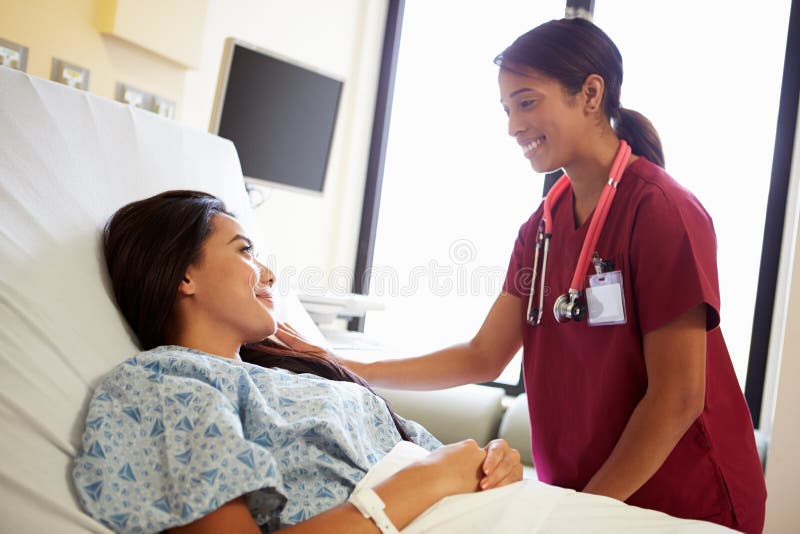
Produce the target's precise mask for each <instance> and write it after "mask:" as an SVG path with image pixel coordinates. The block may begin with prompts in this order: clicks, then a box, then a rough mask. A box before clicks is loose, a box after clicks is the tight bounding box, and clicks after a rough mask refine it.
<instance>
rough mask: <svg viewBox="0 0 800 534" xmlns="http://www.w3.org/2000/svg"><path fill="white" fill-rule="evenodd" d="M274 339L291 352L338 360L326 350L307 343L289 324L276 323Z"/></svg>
mask: <svg viewBox="0 0 800 534" xmlns="http://www.w3.org/2000/svg"><path fill="white" fill-rule="evenodd" d="M275 337H277V338H278V339H279V340H280V341H282V342H283V344H284V345H286V346H287V347H289V348H290V349H292V350H296V351H298V352H306V353H309V352H310V353H313V354H325V355H327V356H328V357H330V358H331V359H335V360H336V359H338V358H337V357H336V355H335V354H333V353H332V352H331V351H329V350H328V349H325V348H322V347H319V346H317V345H314V344H313V343H311V342H310V341H308V340H307V339H306V338H304V337H303V336H302V335H301V334H300V332H298V331H297V330H295V329H294V328H292V326H291V325H290V324H289V323H278V329H277V330H276V331H275Z"/></svg>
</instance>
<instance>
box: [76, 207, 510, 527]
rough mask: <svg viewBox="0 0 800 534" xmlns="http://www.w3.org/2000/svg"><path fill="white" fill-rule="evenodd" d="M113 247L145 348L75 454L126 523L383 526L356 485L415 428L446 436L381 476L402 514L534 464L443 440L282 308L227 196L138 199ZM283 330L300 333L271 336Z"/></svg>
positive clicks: (389, 506) (394, 509)
mask: <svg viewBox="0 0 800 534" xmlns="http://www.w3.org/2000/svg"><path fill="white" fill-rule="evenodd" d="M105 253H106V261H107V264H108V270H109V273H110V275H111V280H112V284H113V288H114V294H115V296H116V299H117V302H118V304H119V307H120V309H121V311H122V313H123V315H124V316H125V318H126V319H127V321H128V323H129V324H130V326H131V328H132V329H133V331H134V333H135V334H136V336H137V337H138V339H139V342H140V344H141V347H142V348H143V349H145V350H146V352H142V353H140V354H138V355H136V356H134V357H133V358H131V359H129V360H127V361H125V362H123V363H122V364H120V365H119V366H117V367H116V368H115V369H114V370H112V371H111V372H110V373H109V374H108V375H106V376H105V377H104V378H103V379H102V380H101V382H100V385H99V386H98V388H97V390H96V391H95V394H94V396H93V398H92V401H91V404H90V407H89V413H88V415H87V421H86V430H85V433H84V435H83V442H82V450H81V452H80V454H79V455H78V457H77V458H76V460H75V464H74V469H73V477H74V481H75V486H76V488H77V491H78V493H79V496H80V499H81V502H82V504H83V506H84V508H85V509H86V511H87V512H89V514H91V515H92V516H93V517H95V518H96V519H98V520H100V521H102V522H103V523H104V524H106V525H107V526H109V527H111V528H112V529H114V530H118V531H127V532H152V531H160V530H165V529H170V530H171V531H172V532H241V533H245V532H259V526H261V528H263V529H265V530H267V531H271V530H274V529H277V528H281V527H288V528H287V529H286V531H287V532H289V531H292V532H319V531H321V530H323V529H324V531H326V532H375V531H376V524H378V523H379V522H380V521H381V519H383V518H381V517H380V513H373V514H372V516H373V518H372V519H370V518H367V517H366V516H365V515H364V514H363V513H362V512H360V511H359V509H358V508H356V506H354V504H351V503H350V502H349V501H348V496H349V495H350V494H351V492H352V490H353V488H354V486H355V484H356V483H357V482H358V481H359V480H360V479H361V478H362V477H363V475H364V474H365V473H366V471H367V470H368V469H369V468H370V467H371V466H372V465H374V464H375V463H376V462H377V461H378V460H379V459H380V458H382V457H383V456H384V455H385V454H386V453H387V452H388V451H389V450H390V449H392V447H393V446H394V445H396V444H397V443H398V442H400V441H401V440H413V441H414V442H416V443H417V444H419V445H421V446H423V447H425V448H427V449H429V450H432V451H434V452H433V453H432V454H431V455H430V456H428V457H427V458H426V459H425V460H423V461H421V462H419V463H416V464H412V465H411V466H410V467H408V468H406V469H404V470H402V471H400V472H398V473H397V474H396V475H394V476H392V477H390V478H389V479H387V480H386V481H384V482H383V483H381V484H379V485H378V486H376V487H375V494H377V497H379V499H380V500H382V501H383V503H384V505H385V510H384V512H385V514H386V516H388V519H389V520H390V521H391V522H392V523H393V524H394V526H395V527H396V528H398V529H400V528H403V527H404V526H405V525H407V524H408V523H409V522H410V521H411V520H412V519H413V518H415V517H416V516H417V515H419V514H420V513H421V512H422V511H424V510H425V509H426V508H428V507H429V506H431V505H432V504H434V503H435V502H436V501H438V500H440V499H441V498H442V497H445V496H447V495H451V494H456V493H466V492H474V491H477V490H478V489H480V488H482V489H487V488H489V487H493V486H498V485H503V484H507V483H510V482H514V481H517V480H519V479H520V478H521V473H522V468H521V466H520V464H519V454H518V453H517V452H516V451H514V450H513V449H509V448H508V445H507V444H506V443H505V442H502V441H501V440H497V441H495V442H493V443H491V444H490V445H489V446H488V447H487V449H486V450H484V449H480V448H479V447H478V446H477V445H476V444H475V443H474V442H472V441H466V442H462V443H459V444H455V445H448V446H443V447H442V446H440V445H441V444H440V443H439V442H438V441H437V440H436V439H435V438H434V437H433V436H431V435H430V434H429V433H428V432H427V431H425V429H424V428H422V427H421V426H419V425H417V424H416V423H413V422H410V421H405V420H403V419H401V418H400V417H398V416H396V415H395V414H393V413H392V412H391V411H390V410H389V409H388V407H387V406H386V404H385V403H384V402H383V401H382V400H381V399H380V398H379V397H377V396H376V395H375V394H373V393H372V391H371V390H370V389H369V388H368V387H366V384H364V383H363V382H362V381H361V380H360V379H359V378H357V377H356V376H355V375H352V374H350V373H349V372H348V371H346V370H344V369H343V368H341V366H339V365H338V364H337V363H336V361H335V360H334V359H332V358H330V355H328V354H326V353H325V352H324V351H322V350H320V349H318V348H317V347H313V346H312V345H309V344H308V343H306V342H305V341H304V340H302V338H300V337H299V336H298V335H297V333H296V332H295V331H294V330H292V329H291V328H290V327H288V326H287V325H281V324H277V323H276V321H275V319H274V317H273V309H274V304H273V299H272V296H271V288H272V285H273V284H274V282H275V277H274V275H273V273H272V272H271V271H270V270H269V269H268V268H266V267H265V266H264V265H262V264H260V263H259V262H258V261H256V259H255V256H254V251H253V246H252V243H251V241H250V240H249V239H248V237H247V236H246V234H245V232H244V230H243V229H242V227H241V226H240V225H239V224H238V223H237V221H236V219H235V218H234V217H233V216H232V215H231V214H230V213H228V212H227V211H226V210H225V206H224V204H223V203H222V202H221V201H220V200H218V199H216V198H215V197H212V196H210V195H207V194H205V193H199V192H193V191H170V192H166V193H162V194H160V195H156V196H154V197H152V198H149V199H146V200H142V201H139V202H134V203H132V204H129V205H127V206H125V207H123V208H122V209H120V210H119V211H118V212H117V213H116V214H115V215H114V216H113V217H112V218H111V220H110V221H109V223H108V225H107V227H106V231H105ZM273 333H274V334H276V336H277V337H278V339H280V340H281V341H282V342H283V343H284V344H286V345H287V347H288V349H287V348H281V347H280V346H278V345H277V344H275V343H272V342H270V341H268V340H264V339H265V338H266V337H267V336H269V335H271V334H273ZM262 340H264V341H262ZM247 362H252V363H247ZM254 363H255V364H258V365H253V364H254ZM276 367H277V368H276ZM297 373H304V374H297ZM309 373H310V374H309ZM487 451H488V454H487ZM369 497H374V495H368V496H367V497H366V498H369ZM380 500H378V501H377V502H378V505H379V506H380ZM354 501H355V502H356V504H357V505H359V507H360V508H364V505H363V504H362V501H361V500H359V499H354ZM376 516H377V517H376ZM373 521H375V523H373ZM382 530H384V531H385V532H388V531H391V527H389V528H388V529H386V528H384V529H382Z"/></svg>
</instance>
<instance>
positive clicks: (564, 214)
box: [346, 19, 766, 533]
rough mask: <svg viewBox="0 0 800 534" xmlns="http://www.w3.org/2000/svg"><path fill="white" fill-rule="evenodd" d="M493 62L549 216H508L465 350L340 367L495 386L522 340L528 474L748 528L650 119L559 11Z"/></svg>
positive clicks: (594, 37)
mask: <svg viewBox="0 0 800 534" xmlns="http://www.w3.org/2000/svg"><path fill="white" fill-rule="evenodd" d="M495 62H496V63H497V64H498V65H499V67H500V71H499V86H500V101H501V103H502V106H503V109H504V110H505V112H506V114H507V115H508V133H509V135H511V136H512V137H513V138H514V140H515V141H516V142H517V143H518V144H519V146H520V149H521V151H522V154H523V156H524V157H525V158H527V159H528V160H529V161H530V163H531V167H532V168H533V170H534V171H536V172H538V173H544V172H550V171H554V170H557V169H563V170H564V172H565V173H566V175H567V177H568V178H563V182H562V183H560V184H557V185H556V187H554V189H553V191H551V193H550V195H549V197H548V200H547V201H546V202H545V203H543V204H547V205H548V206H547V207H549V208H550V210H549V211H550V214H546V212H547V211H548V210H546V209H545V206H544V205H540V206H539V208H538V209H537V210H536V211H535V212H534V213H533V215H532V216H531V217H530V219H528V221H527V222H526V223H524V224H523V225H522V227H521V229H520V231H519V235H518V237H517V239H516V242H515V243H514V247H513V252H512V254H511V261H510V263H509V267H508V273H507V275H506V281H505V284H504V287H503V291H502V292H501V294H500V296H499V297H498V298H497V300H496V301H495V303H494V305H493V306H492V308H491V310H490V311H489V313H488V316H487V317H486V319H485V321H484V323H483V325H482V326H481V328H480V329H479V331H478V332H477V334H476V335H475V336H474V337H473V338H472V339H471V340H470V341H469V342H467V343H463V344H460V345H456V346H453V347H450V348H446V349H444V350H440V351H437V352H434V353H432V354H428V355H425V356H421V357H418V358H410V359H403V360H391V361H383V362H376V363H373V364H355V363H351V362H346V363H347V365H348V366H349V367H351V369H353V370H354V371H356V372H357V373H359V374H361V375H362V376H363V377H364V378H366V379H367V380H368V381H369V382H370V383H373V384H376V385H383V386H387V387H399V388H412V389H433V388H442V387H449V386H455V385H458V384H464V383H469V382H483V381H488V380H492V379H494V378H495V377H497V376H498V375H499V373H500V372H501V370H502V369H503V368H504V367H505V365H506V364H507V363H508V361H509V360H510V359H511V358H512V357H513V356H514V354H515V353H516V352H517V350H518V349H519V348H520V346H522V347H524V380H525V389H526V391H527V394H528V403H529V409H530V418H531V429H532V432H531V436H532V446H533V456H534V463H535V465H536V469H537V474H538V476H539V478H540V479H541V480H542V481H544V482H547V483H550V484H554V485H558V486H564V487H569V488H574V489H576V490H580V491H584V492H588V493H595V494H599V495H606V496H609V497H613V498H615V499H619V500H621V501H625V502H627V503H629V504H632V505H636V506H640V507H645V508H651V509H656V510H660V511H663V512H666V513H668V514H671V515H674V516H677V517H683V518H693V519H704V520H708V521H713V522H716V523H720V524H722V525H726V526H729V527H732V528H735V529H738V530H741V531H744V532H748V533H749V532H760V531H761V530H762V527H763V521H764V505H765V500H766V489H765V485H764V477H763V473H762V469H761V464H760V462H759V458H758V454H757V451H756V446H755V440H754V436H753V428H752V425H751V423H750V415H749V413H748V408H747V405H746V404H745V401H744V398H743V395H742V392H741V389H740V387H739V384H738V382H737V379H736V375H735V374H734V371H733V367H732V365H731V361H730V356H729V354H728V351H727V348H726V346H725V341H724V339H723V336H722V332H721V331H720V328H719V322H720V316H719V313H720V295H719V284H718V278H717V265H716V238H715V234H714V228H713V224H712V221H711V218H710V217H709V215H708V214H707V213H706V211H705V209H704V208H703V206H702V205H701V204H700V202H699V201H698V200H697V199H696V198H695V197H694V196H693V195H692V194H691V193H690V192H689V191H687V190H686V189H685V188H683V187H682V186H681V185H680V184H679V183H678V182H677V181H675V180H674V179H673V178H672V177H670V176H669V175H668V174H667V173H666V172H665V170H664V156H663V152H662V149H661V144H660V141H659V137H658V134H657V133H656V131H655V129H654V128H653V126H652V125H651V124H650V122H649V121H648V120H647V119H646V118H645V117H643V116H642V115H640V114H639V113H636V112H635V111H632V110H628V109H623V108H622V106H621V105H620V88H621V84H622V58H621V56H620V53H619V50H618V49H617V47H616V46H615V45H614V43H613V42H612V41H611V40H610V39H609V37H608V36H607V35H606V34H605V33H604V32H603V31H602V30H600V29H599V28H598V27H597V26H595V25H594V24H592V23H591V22H588V21H586V20H583V19H571V20H568V19H563V20H554V21H550V22H548V23H545V24H542V25H541V26H539V27H537V28H534V29H533V30H531V31H529V32H527V33H525V34H524V35H522V36H520V37H519V38H518V39H517V40H516V41H514V43H512V44H511V46H509V47H508V48H507V49H506V50H505V51H503V52H502V53H501V54H500V55H499V56H498V57H497V58H496V60H495ZM627 146H629V147H630V149H627ZM631 151H632V153H631ZM609 177H612V178H613V182H618V183H617V184H615V185H608V182H609ZM547 215H549V216H550V220H546V226H545V224H544V223H542V219H543V218H545V219H547ZM545 233H547V234H552V237H551V239H550V241H549V255H548V257H547V262H546V270H545V271H544V272H543V263H544V262H543V261H542V260H543V257H544V255H545V249H544V248H543V247H542V248H540V249H539V250H538V254H539V255H538V257H537V242H540V243H541V241H540V240H541V239H542V237H544V236H543V235H540V234H545ZM535 264H536V265H537V267H536V269H535V271H536V272H535V278H536V280H532V278H533V277H534V265H535ZM592 275H594V278H591V279H590V277H591V276H592ZM569 290H572V291H571V292H570V291H569ZM531 291H534V294H533V296H532V295H531ZM562 295H565V296H564V297H562V298H561V299H560V300H559V297H561V296H562ZM570 295H571V296H572V298H570ZM576 297H577V298H576ZM540 299H541V300H540ZM529 302H530V309H529ZM557 302H558V304H559V309H560V312H561V313H560V314H556V313H555V312H554V307H555V306H556V304H557ZM540 303H541V304H540ZM557 315H558V316H557ZM576 319H579V320H576Z"/></svg>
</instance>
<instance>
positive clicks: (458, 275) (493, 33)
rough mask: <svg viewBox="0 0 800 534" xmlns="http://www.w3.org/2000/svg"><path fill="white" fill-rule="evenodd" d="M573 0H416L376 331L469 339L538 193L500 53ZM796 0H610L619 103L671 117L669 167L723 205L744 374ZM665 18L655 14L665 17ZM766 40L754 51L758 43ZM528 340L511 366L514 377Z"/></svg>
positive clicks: (390, 164)
mask: <svg viewBox="0 0 800 534" xmlns="http://www.w3.org/2000/svg"><path fill="white" fill-rule="evenodd" d="M564 6H565V2H564V0H547V1H536V2H531V1H530V0H526V1H510V0H506V1H495V2H491V3H490V2H463V1H459V2H457V1H454V0H437V1H436V2H407V3H406V4H405V14H404V19H403V30H402V38H401V42H400V54H399V62H398V70H397V76H396V81H395V92H394V100H393V108H392V117H391V126H390V132H389V142H388V149H387V155H386V165H385V170H384V178H383V192H382V195H381V205H380V214H379V219H378V230H377V239H376V245H375V256H374V259H373V266H374V267H373V270H372V273H371V274H372V279H371V284H370V294H371V295H373V296H376V297H380V298H382V299H383V300H384V301H385V302H386V305H387V307H386V310H385V311H380V312H373V313H370V314H369V317H368V318H367V320H366V328H365V330H366V333H367V335H368V336H369V337H372V338H376V339H380V340H381V341H382V342H384V343H385V344H386V345H387V346H389V347H392V348H395V349H397V350H399V351H401V352H402V353H405V354H408V355H414V354H422V353H424V352H428V351H432V350H436V349H438V348H442V347H445V346H448V345H451V344H453V343H456V342H459V341H465V340H467V339H469V338H470V337H471V336H472V335H473V334H474V333H475V332H477V330H478V328H479V327H480V325H481V323H482V321H483V319H484V317H485V315H486V313H487V312H488V310H489V308H490V306H491V304H492V302H493V301H494V299H495V298H496V296H497V294H498V293H499V291H500V289H501V287H502V282H503V279H504V277H505V271H506V268H507V265H508V260H509V256H510V254H511V250H512V246H513V244H514V240H515V239H516V236H517V232H518V229H519V227H520V225H521V224H522V223H523V222H524V221H525V220H527V218H528V217H529V216H530V214H531V213H532V212H533V211H534V210H535V209H536V207H537V206H538V204H539V202H540V201H541V192H542V183H543V176H542V175H538V174H535V173H534V172H533V171H532V170H531V168H530V166H529V163H528V161H527V160H525V159H524V158H523V157H522V154H521V152H520V150H519V147H517V146H516V144H515V142H514V141H513V139H511V138H510V137H508V135H507V124H506V118H505V115H504V113H503V112H502V108H501V106H500V103H499V98H500V95H499V91H498V88H497V67H496V66H495V65H494V64H493V62H492V60H493V58H494V56H495V55H496V54H498V53H499V52H501V51H502V50H503V49H504V48H505V47H506V46H507V45H509V44H510V43H511V42H512V41H513V40H514V38H516V37H517V36H518V35H520V34H522V33H523V32H525V31H527V30H529V29H531V28H533V27H534V26H536V25H538V24H540V23H542V22H545V21H547V20H550V19H553V18H560V17H562V16H563V13H564ZM789 7H790V0H772V1H770V2H751V3H743V2H737V3H733V4H730V5H728V6H727V10H724V11H722V10H721V8H720V6H719V5H718V4H708V5H706V4H704V3H702V2H700V3H698V2H690V1H689V0H680V1H672V2H662V3H653V4H648V6H647V8H646V9H643V8H642V5H641V2H636V1H635V0H614V1H610V0H598V1H597V2H596V3H595V19H594V21H595V23H597V24H598V25H599V26H600V27H601V28H603V29H604V30H605V31H606V32H607V33H608V34H609V36H610V37H611V38H612V39H613V40H614V41H615V42H616V43H617V45H618V46H619V48H620V51H621V52H622V56H623V59H624V66H625V81H624V83H623V86H622V104H623V106H624V107H629V108H631V109H635V110H637V111H640V112H642V113H644V114H645V116H647V117H648V118H649V119H650V120H652V121H653V123H654V125H655V126H656V128H657V129H658V131H659V133H660V135H661V138H662V142H663V144H664V150H665V155H666V160H667V170H668V172H670V174H672V175H673V176H674V177H675V178H676V179H677V180H678V181H679V182H681V183H682V184H684V185H685V186H686V187H687V188H689V189H690V190H692V191H693V192H694V193H695V195H696V196H697V197H698V198H699V199H700V201H701V202H702V203H703V204H704V205H705V207H706V209H707V210H708V211H709V213H710V214H711V216H712V217H713V219H714V222H715V227H716V231H717V238H718V243H719V271H720V284H721V291H722V328H723V332H724V334H725V337H726V340H727V342H728V346H729V349H730V352H731V356H732V358H733V362H734V367H735V370H736V373H737V376H738V377H739V380H740V383H742V384H744V379H745V373H746V369H747V358H748V355H749V347H750V333H751V327H752V321H753V308H754V302H755V293H756V284H757V278H758V268H759V262H760V257H761V240H762V237H763V236H762V234H763V231H764V227H763V224H764V212H765V209H766V199H767V192H768V188H769V179H770V171H771V166H772V150H773V145H774V135H775V126H776V120H777V110H778V100H779V92H780V82H781V74H782V70H783V54H784V47H785V40H786V30H787V23H788V18H789ZM653 21H658V23H657V24H653ZM754 50H757V52H754ZM519 366H520V358H519V356H518V357H517V358H515V359H514V361H512V363H511V364H510V365H509V367H508V368H507V369H506V371H505V372H504V374H503V375H502V377H501V379H500V380H501V381H503V382H506V383H516V382H517V379H518V377H519Z"/></svg>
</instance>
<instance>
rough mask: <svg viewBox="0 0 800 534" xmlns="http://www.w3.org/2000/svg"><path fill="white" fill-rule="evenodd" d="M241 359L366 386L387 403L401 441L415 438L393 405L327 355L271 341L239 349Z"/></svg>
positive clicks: (251, 344) (250, 344)
mask: <svg viewBox="0 0 800 534" xmlns="http://www.w3.org/2000/svg"><path fill="white" fill-rule="evenodd" d="M239 356H240V357H241V358H242V361H244V362H247V363H252V364H254V365H260V366H261V367H277V368H279V369H286V370H287V371H292V372H293V373H310V374H312V375H317V376H319V377H321V378H326V379H328V380H336V381H339V382H353V383H354V384H358V385H360V386H363V387H365V388H367V389H368V390H369V391H371V392H372V393H374V394H375V395H377V396H378V397H379V398H381V400H383V401H384V402H385V403H386V408H387V409H388V410H389V415H391V417H392V420H393V421H394V426H395V428H397V432H398V433H399V434H400V437H401V438H403V440H404V441H412V439H411V437H410V436H409V435H408V431H406V429H405V427H403V423H402V422H401V421H400V418H399V417H398V416H397V414H396V413H394V411H393V410H392V408H391V407H390V406H389V403H388V402H386V400H384V399H383V398H382V397H380V395H378V394H377V393H375V392H374V391H373V390H372V388H371V387H370V386H369V384H367V382H366V381H365V380H364V379H363V378H361V377H360V376H358V375H357V374H355V373H352V372H350V371H349V370H347V369H346V368H345V367H344V366H343V365H341V364H340V363H339V362H337V361H335V360H334V359H332V358H329V357H328V356H327V355H326V354H324V353H316V352H297V351H294V350H292V349H288V348H286V347H282V346H281V345H278V344H277V343H275V342H274V341H272V340H270V339H265V340H263V341H259V342H258V343H249V344H247V345H242V347H241V348H240V349H239Z"/></svg>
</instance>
